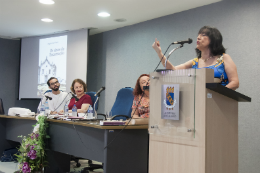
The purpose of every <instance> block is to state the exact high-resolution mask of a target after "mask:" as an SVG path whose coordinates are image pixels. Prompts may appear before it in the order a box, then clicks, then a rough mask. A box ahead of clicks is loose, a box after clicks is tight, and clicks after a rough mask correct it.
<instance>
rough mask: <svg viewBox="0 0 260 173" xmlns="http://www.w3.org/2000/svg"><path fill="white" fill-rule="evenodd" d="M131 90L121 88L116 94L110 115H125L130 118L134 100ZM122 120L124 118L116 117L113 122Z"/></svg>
mask: <svg viewBox="0 0 260 173" xmlns="http://www.w3.org/2000/svg"><path fill="white" fill-rule="evenodd" d="M133 90H134V89H133V88H130V87H126V88H122V89H120V90H119V91H118V92H117V96H116V101H115V103H114V105H113V107H112V109H111V111H112V115H113V116H114V115H127V116H129V117H131V112H132V104H133V100H134V95H133ZM119 119H123V120H125V119H126V118H125V117H116V118H115V119H114V120H119Z"/></svg>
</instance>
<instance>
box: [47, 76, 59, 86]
mask: <svg viewBox="0 0 260 173" xmlns="http://www.w3.org/2000/svg"><path fill="white" fill-rule="evenodd" d="M52 79H57V78H56V77H51V78H50V79H49V80H48V81H47V84H48V86H50V85H51V84H50V81H51V80H52ZM57 81H59V80H58V79H57Z"/></svg>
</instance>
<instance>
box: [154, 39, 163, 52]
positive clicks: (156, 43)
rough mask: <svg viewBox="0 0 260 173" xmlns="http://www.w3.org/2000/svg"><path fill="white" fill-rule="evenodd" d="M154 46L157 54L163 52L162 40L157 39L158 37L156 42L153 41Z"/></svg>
mask: <svg viewBox="0 0 260 173" xmlns="http://www.w3.org/2000/svg"><path fill="white" fill-rule="evenodd" d="M152 47H153V49H154V50H155V51H156V53H157V54H161V53H162V49H161V46H160V42H159V41H157V38H156V39H155V42H154V43H153V45H152Z"/></svg>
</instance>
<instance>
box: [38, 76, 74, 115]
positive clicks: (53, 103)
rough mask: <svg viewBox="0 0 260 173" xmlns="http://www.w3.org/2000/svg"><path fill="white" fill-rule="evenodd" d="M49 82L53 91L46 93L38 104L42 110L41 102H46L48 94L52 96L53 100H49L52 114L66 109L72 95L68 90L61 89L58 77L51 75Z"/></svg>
mask: <svg viewBox="0 0 260 173" xmlns="http://www.w3.org/2000/svg"><path fill="white" fill-rule="evenodd" d="M47 84H48V86H49V88H50V89H51V90H52V91H51V92H47V93H45V94H44V97H43V98H42V100H41V102H40V104H39V106H38V110H40V107H41V104H45V102H46V99H47V98H46V96H47V97H51V98H52V100H48V104H49V110H50V114H57V113H58V112H60V111H61V110H63V109H64V106H65V104H66V103H67V102H68V101H69V100H70V96H69V95H68V93H67V92H62V91H60V90H59V88H60V83H59V81H58V79H57V78H55V77H51V78H50V79H49V80H48V81H47Z"/></svg>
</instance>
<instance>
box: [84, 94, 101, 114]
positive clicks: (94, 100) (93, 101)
mask: <svg viewBox="0 0 260 173" xmlns="http://www.w3.org/2000/svg"><path fill="white" fill-rule="evenodd" d="M86 94H87V95H89V96H90V97H91V100H92V103H93V105H92V106H94V103H95V102H96V100H97V96H94V95H95V94H96V92H93V91H90V92H86ZM98 102H99V101H97V103H96V106H95V110H96V111H97V109H98Z"/></svg>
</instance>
